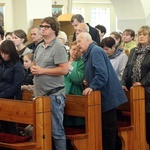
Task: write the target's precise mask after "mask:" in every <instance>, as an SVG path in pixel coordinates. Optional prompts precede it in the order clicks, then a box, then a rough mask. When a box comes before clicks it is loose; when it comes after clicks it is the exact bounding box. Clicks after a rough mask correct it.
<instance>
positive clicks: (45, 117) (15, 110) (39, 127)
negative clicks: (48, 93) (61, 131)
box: [0, 96, 52, 150]
mask: <svg viewBox="0 0 150 150" xmlns="http://www.w3.org/2000/svg"><path fill="white" fill-rule="evenodd" d="M0 119H1V120H4V121H10V122H17V123H22V124H31V125H33V139H32V141H29V142H22V143H14V144H10V143H3V142H0V147H3V148H9V149H18V150H21V149H35V150H37V149H40V150H51V145H52V142H51V108H50V98H49V97H44V96H43V97H37V98H35V99H34V100H33V101H21V100H20V101H19V100H10V99H2V98H1V99H0Z"/></svg>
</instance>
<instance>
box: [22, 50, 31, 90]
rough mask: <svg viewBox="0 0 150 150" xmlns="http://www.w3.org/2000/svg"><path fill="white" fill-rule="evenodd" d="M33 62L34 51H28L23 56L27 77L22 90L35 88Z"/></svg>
mask: <svg viewBox="0 0 150 150" xmlns="http://www.w3.org/2000/svg"><path fill="white" fill-rule="evenodd" d="M32 63H33V53H27V54H25V55H24V56H23V65H24V68H25V79H24V82H23V84H22V86H21V90H33V75H32V73H31V72H30V67H31V66H32Z"/></svg>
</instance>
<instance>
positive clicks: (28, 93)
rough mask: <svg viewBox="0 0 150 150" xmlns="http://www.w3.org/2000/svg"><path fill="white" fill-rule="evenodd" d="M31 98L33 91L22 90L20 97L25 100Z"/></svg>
mask: <svg viewBox="0 0 150 150" xmlns="http://www.w3.org/2000/svg"><path fill="white" fill-rule="evenodd" d="M32 98H33V91H32V90H31V91H29V90H23V91H22V99H23V100H25V101H31V100H32Z"/></svg>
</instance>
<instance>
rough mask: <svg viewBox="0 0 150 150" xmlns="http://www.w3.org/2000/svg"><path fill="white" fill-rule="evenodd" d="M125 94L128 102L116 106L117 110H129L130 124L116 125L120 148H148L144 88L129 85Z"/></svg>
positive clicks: (126, 149)
mask: <svg viewBox="0 0 150 150" xmlns="http://www.w3.org/2000/svg"><path fill="white" fill-rule="evenodd" d="M126 96H127V98H128V102H127V103H125V104H123V105H121V106H120V107H118V109H119V110H123V111H130V124H129V125H127V126H120V127H118V134H119V136H120V138H121V140H122V150H149V148H148V144H147V142H146V125H145V92H144V88H143V87H142V86H137V87H131V89H130V91H127V92H126Z"/></svg>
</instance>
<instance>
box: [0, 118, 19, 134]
mask: <svg viewBox="0 0 150 150" xmlns="http://www.w3.org/2000/svg"><path fill="white" fill-rule="evenodd" d="M0 128H1V132H3V133H8V134H15V135H18V127H17V124H16V123H14V122H8V121H0Z"/></svg>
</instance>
